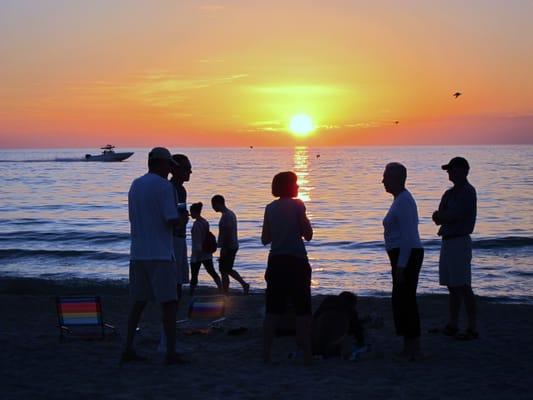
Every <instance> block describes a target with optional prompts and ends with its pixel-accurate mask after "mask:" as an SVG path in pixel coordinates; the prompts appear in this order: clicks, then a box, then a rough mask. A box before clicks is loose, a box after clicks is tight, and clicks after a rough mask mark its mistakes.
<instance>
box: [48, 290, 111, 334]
mask: <svg viewBox="0 0 533 400" xmlns="http://www.w3.org/2000/svg"><path fill="white" fill-rule="evenodd" d="M56 309H57V317H58V320H59V331H60V339H64V337H65V333H68V334H72V335H76V336H81V337H85V338H88V337H96V336H99V337H100V338H102V339H103V338H104V337H105V328H108V329H110V330H111V331H112V333H113V334H116V330H115V327H114V326H113V325H109V324H106V323H105V322H104V319H103V316H102V303H101V301H100V296H58V297H56Z"/></svg>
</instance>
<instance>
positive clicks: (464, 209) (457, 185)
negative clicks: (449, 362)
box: [432, 157, 479, 340]
mask: <svg viewBox="0 0 533 400" xmlns="http://www.w3.org/2000/svg"><path fill="white" fill-rule="evenodd" d="M442 169H443V170H445V171H446V172H447V173H448V179H449V180H450V181H451V182H452V183H453V187H452V188H450V189H448V190H446V192H444V194H443V196H442V199H441V201H440V204H439V209H438V210H436V211H435V212H434V213H433V215H432V219H433V221H434V222H435V224H436V225H438V226H440V228H439V231H438V235H439V236H441V237H442V243H441V249H440V257H439V283H440V285H442V286H446V287H447V288H448V292H449V321H448V324H447V325H446V326H445V327H444V329H442V332H443V333H444V334H445V335H448V336H456V337H457V338H458V339H463V340H472V339H476V338H477V337H478V336H479V334H478V331H477V315H476V314H477V311H476V298H475V295H474V292H473V290H472V271H471V263H472V239H471V238H470V234H471V233H472V232H473V231H474V226H475V224H476V215H477V195H476V189H475V188H474V187H473V186H472V185H471V184H470V183H469V182H468V179H467V176H468V173H469V171H470V165H469V164H468V161H467V160H466V159H465V158H463V157H454V158H452V159H451V160H450V162H449V163H448V164H445V165H443V166H442ZM462 303H464V304H465V309H466V314H467V318H468V326H467V329H466V331H465V332H464V333H458V332H459V313H460V310H461V305H462Z"/></svg>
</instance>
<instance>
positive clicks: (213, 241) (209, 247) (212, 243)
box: [202, 231, 217, 254]
mask: <svg viewBox="0 0 533 400" xmlns="http://www.w3.org/2000/svg"><path fill="white" fill-rule="evenodd" d="M202 251H203V252H204V253H210V254H213V253H214V252H215V251H217V238H216V237H215V235H213V233H212V232H211V231H207V233H206V235H205V239H204V242H203V243H202Z"/></svg>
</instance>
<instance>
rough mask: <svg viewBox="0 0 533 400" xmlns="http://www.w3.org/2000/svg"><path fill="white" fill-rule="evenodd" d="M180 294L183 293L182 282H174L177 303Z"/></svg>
mask: <svg viewBox="0 0 533 400" xmlns="http://www.w3.org/2000/svg"><path fill="white" fill-rule="evenodd" d="M182 294H183V289H182V284H181V283H178V284H176V296H177V298H178V304H179V302H180V300H181V296H182Z"/></svg>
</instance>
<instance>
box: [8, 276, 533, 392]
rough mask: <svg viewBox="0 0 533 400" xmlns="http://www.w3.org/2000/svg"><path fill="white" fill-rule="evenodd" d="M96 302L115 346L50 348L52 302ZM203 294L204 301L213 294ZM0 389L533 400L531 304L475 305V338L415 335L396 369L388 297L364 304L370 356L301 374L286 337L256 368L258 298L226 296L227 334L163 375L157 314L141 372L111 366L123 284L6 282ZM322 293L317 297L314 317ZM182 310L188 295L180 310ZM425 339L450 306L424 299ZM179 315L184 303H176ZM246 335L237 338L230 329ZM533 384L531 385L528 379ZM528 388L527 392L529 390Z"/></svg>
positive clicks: (192, 341)
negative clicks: (409, 353) (412, 349)
mask: <svg viewBox="0 0 533 400" xmlns="http://www.w3.org/2000/svg"><path fill="white" fill-rule="evenodd" d="M82 293H85V294H89V293H90V294H98V295H101V296H102V300H103V307H104V317H105V320H106V321H108V322H110V323H113V324H115V325H116V327H117V328H118V331H119V334H120V336H119V337H118V338H113V337H107V338H106V339H105V340H92V341H88V340H83V339H77V338H71V339H69V340H67V341H64V342H60V341H59V340H58V337H59V334H58V332H59V330H58V328H57V316H56V312H55V307H54V300H53V296H55V295H59V294H82ZM210 293H212V290H211V289H210V288H201V290H200V294H210ZM0 299H1V301H0V315H1V316H2V318H1V319H2V322H1V324H0V344H1V348H2V352H1V354H2V355H1V357H0V360H1V375H0V377H1V386H2V398H3V399H30V398H31V399H37V398H49V399H63V398H65V399H66V398H77V399H94V398H98V399H126V398H128V399H132V398H141V399H167V398H168V399H176V398H187V399H200V398H210V399H241V398H242V399H292V398H305V399H322V398H323V399H326V398H327V399H345V398H346V399H348V398H350V399H351V398H373V399H409V398H415V397H416V398H417V399H459V398H469V399H484V400H486V399H508V398H513V399H519V398H520V399H522V398H523V399H526V398H529V399H531V398H532V397H531V393H530V387H531V383H530V380H529V378H530V377H531V376H532V373H533V369H532V367H531V365H532V362H531V356H532V355H533V343H532V341H531V337H533V323H532V322H533V306H531V305H524V304H503V303H497V302H495V301H494V300H490V299H487V298H480V299H479V316H480V318H479V319H480V334H481V338H480V339H479V340H476V341H472V342H461V341H456V340H453V339H450V338H448V337H444V336H440V335H429V334H424V335H423V338H422V339H423V346H424V349H425V351H426V352H427V353H428V354H429V356H430V357H429V358H428V359H427V360H424V361H419V362H407V361H397V360H395V359H394V357H393V353H394V352H395V351H396V350H397V348H398V347H399V344H400V342H399V339H398V338H396V337H395V336H394V335H393V327H392V318H391V312H390V307H389V299H386V298H368V297H363V298H360V303H359V310H360V314H361V315H362V316H364V315H368V314H374V315H378V316H382V317H383V319H384V326H383V327H382V328H379V329H369V330H368V337H369V339H368V341H369V342H370V343H371V346H372V351H371V352H369V353H367V354H365V355H364V357H362V358H361V359H359V360H357V361H346V360H340V359H327V360H316V361H315V362H314V365H313V366H311V367H304V366H303V365H301V364H300V363H299V362H298V361H293V360H290V359H288V357H287V355H288V354H289V353H290V352H291V351H293V350H295V349H296V347H295V344H294V340H293V338H292V337H285V338H279V339H278V340H277V341H276V342H275V347H274V360H275V365H273V366H265V365H263V364H262V362H261V358H260V349H261V322H262V317H263V295H262V294H261V293H255V294H252V295H250V296H247V297H245V296H242V295H240V294H238V293H234V295H232V296H230V298H229V301H228V307H227V318H228V319H227V321H226V324H225V330H224V331H213V332H212V333H211V334H210V335H208V336H203V335H202V336H200V335H194V336H185V335H183V334H181V333H178V340H179V342H180V344H181V345H182V346H183V347H184V348H186V349H188V352H187V357H188V359H190V361H191V362H190V364H188V365H180V366H171V367H168V366H165V365H163V363H162V359H163V357H162V355H161V354H158V353H157V351H156V347H157V343H158V340H159V309H158V307H156V306H155V305H150V306H149V307H148V308H147V310H146V312H145V315H144V318H143V319H142V323H141V333H140V335H139V337H138V338H137V342H136V343H137V349H138V351H139V352H140V353H142V354H144V355H147V356H148V357H149V362H148V363H146V364H127V365H124V366H122V367H119V363H118V360H119V356H120V352H121V349H122V346H123V340H124V335H125V331H126V312H127V310H128V302H129V298H128V291H127V286H126V285H125V284H124V283H116V284H113V283H98V282H87V281H81V280H73V281H67V282H61V283H54V282H53V281H45V280H38V279H22V278H16V279H15V278H4V279H2V281H1V283H0ZM320 299H321V296H315V297H314V298H313V305H314V307H315V308H316V307H317V305H318V304H319V302H320ZM187 302H188V298H185V300H184V303H183V304H185V303H187ZM419 303H420V310H421V316H422V324H423V332H426V331H427V329H429V328H431V327H435V326H439V325H442V324H443V323H444V322H445V319H444V316H445V315H446V309H447V308H446V307H447V305H446V297H444V296H421V297H420V301H419ZM180 308H181V310H180V311H181V314H185V309H186V307H185V306H183V305H182V306H181V307H180ZM241 326H242V327H246V328H248V330H247V332H246V333H244V334H242V335H239V336H229V335H227V330H228V329H231V328H237V327H241ZM528 377H529V378H528ZM528 382H529V383H528Z"/></svg>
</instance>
